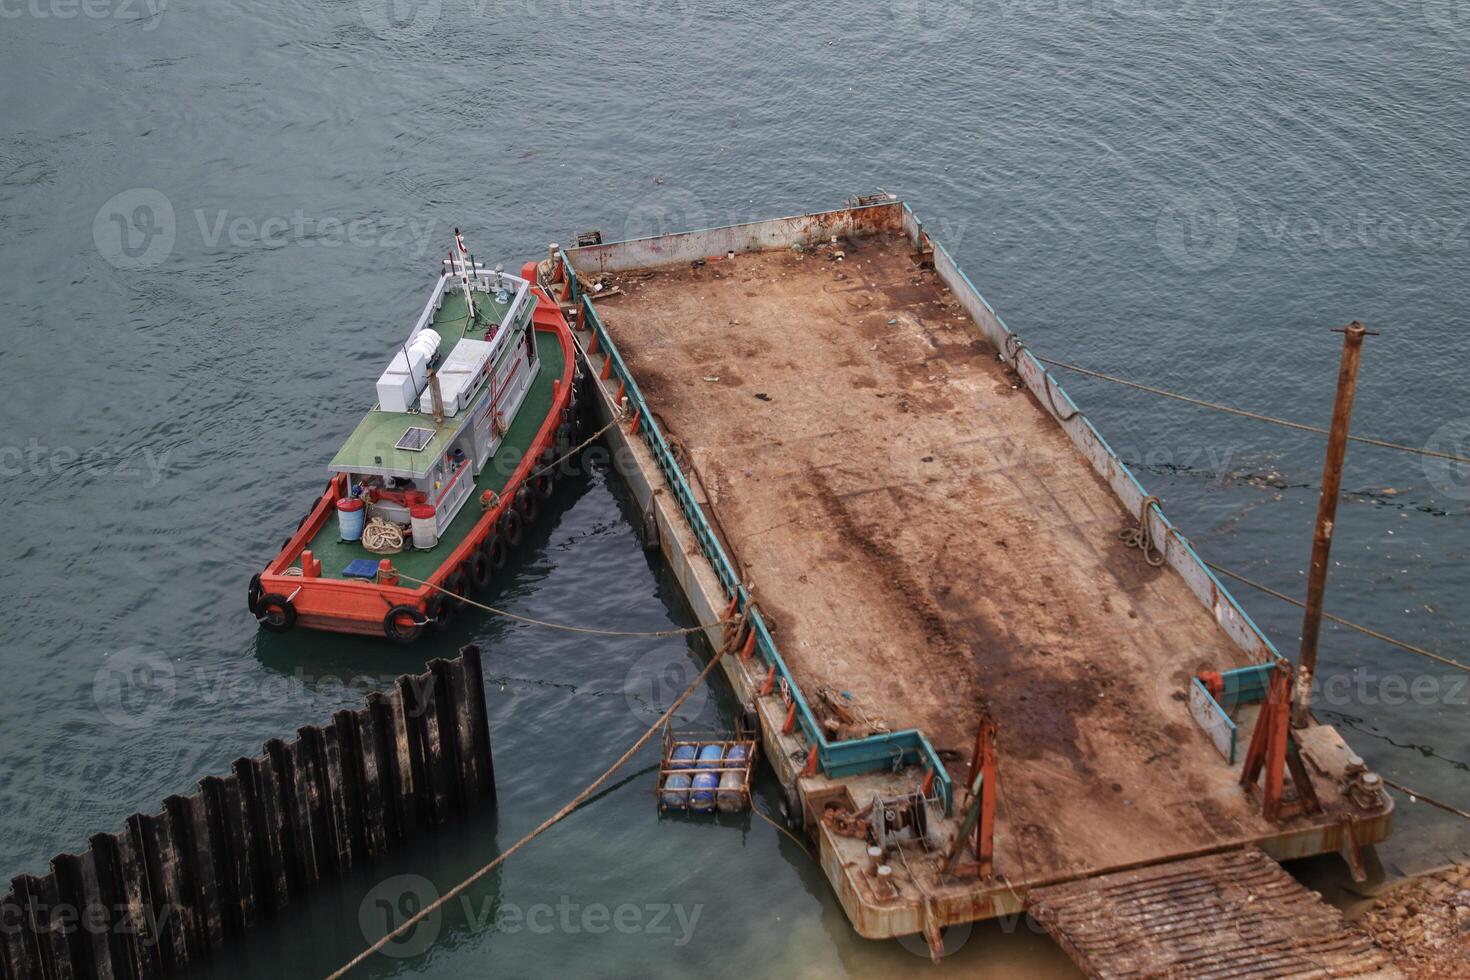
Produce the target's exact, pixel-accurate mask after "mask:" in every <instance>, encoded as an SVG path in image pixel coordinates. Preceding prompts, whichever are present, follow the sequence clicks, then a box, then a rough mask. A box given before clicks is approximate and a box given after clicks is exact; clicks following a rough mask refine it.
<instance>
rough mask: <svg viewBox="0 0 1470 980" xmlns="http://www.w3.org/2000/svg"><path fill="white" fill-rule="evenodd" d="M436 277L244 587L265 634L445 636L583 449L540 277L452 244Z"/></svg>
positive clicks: (555, 321)
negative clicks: (301, 502)
mask: <svg viewBox="0 0 1470 980" xmlns="http://www.w3.org/2000/svg"><path fill="white" fill-rule="evenodd" d="M440 266H441V267H440V270H439V273H438V281H437V283H436V285H435V286H434V291H433V294H432V295H431V296H430V297H429V302H428V304H427V305H426V306H425V307H424V310H423V312H422V313H421V314H420V315H419V318H418V321H417V322H416V323H415V324H414V326H413V330H412V331H410V332H409V334H408V338H407V339H406V340H405V341H404V342H403V344H401V345H400V346H399V348H398V350H396V351H394V352H393V353H392V354H391V355H389V358H390V359H389V363H388V365H387V367H386V368H385V369H384V370H383V373H382V375H381V376H380V377H379V378H378V383H377V399H378V400H377V404H376V405H375V406H374V408H373V409H372V411H370V412H368V413H367V415H366V417H364V418H363V420H362V422H361V423H360V424H359V425H358V426H357V428H356V430H354V431H353V433H352V435H351V436H349V437H348V439H347V442H346V443H345V444H344V445H343V446H342V448H341V449H340V450H338V451H337V454H336V456H334V457H333V459H332V461H331V462H330V463H329V464H328V467H327V469H328V471H329V472H330V473H331V474H332V476H331V480H330V481H329V482H328V483H327V486H326V489H324V490H323V491H322V494H321V496H320V497H318V498H316V499H314V500H313V501H312V503H311V509H310V510H309V511H308V512H307V514H306V516H304V517H303V518H302V519H301V522H300V523H299V524H298V525H297V528H296V531H295V533H294V534H292V535H291V536H290V537H289V538H288V539H287V540H286V542H285V544H284V545H282V547H281V551H280V553H279V554H278V555H276V557H275V559H274V560H272V561H271V562H270V564H269V565H267V566H266V568H265V570H264V571H263V572H261V573H260V574H258V575H256V576H254V577H253V578H252V579H251V580H250V589H249V606H250V611H251V612H252V613H253V614H254V615H255V618H256V619H257V620H258V621H259V623H260V626H261V628H263V629H265V630H268V631H270V632H273V633H284V632H286V631H287V630H290V629H292V628H293V627H296V626H302V627H307V628H310V629H319V630H331V631H335V632H341V633H359V634H367V635H373V636H386V637H387V638H388V639H390V640H393V641H395V642H398V643H412V642H413V641H415V640H417V639H418V638H419V637H420V636H421V635H422V634H423V632H424V630H425V629H426V628H433V629H437V630H443V629H446V628H448V626H449V624H450V622H451V621H452V620H453V618H454V616H455V613H456V612H457V611H458V610H457V607H458V606H459V605H460V602H459V600H458V599H457V598H455V597H456V596H461V597H462V596H467V595H469V594H470V593H471V592H472V591H476V590H482V589H484V588H486V587H487V586H488V585H489V584H490V582H491V581H492V580H493V578H494V576H495V574H496V573H497V572H498V571H499V570H500V569H501V568H502V567H503V566H504V564H505V560H506V555H507V553H508V552H509V551H510V550H511V549H513V548H515V547H516V545H517V544H518V543H519V542H520V540H521V536H522V534H523V533H524V531H525V528H526V525H528V524H530V523H531V522H533V521H534V520H535V519H536V517H537V516H538V514H539V512H540V510H541V509H542V505H543V504H544V503H545V502H546V500H547V499H548V498H549V497H550V496H551V492H552V486H553V482H554V480H555V476H556V474H555V471H554V470H555V468H554V467H552V466H551V464H552V463H553V462H555V461H556V460H557V459H558V454H560V453H565V452H567V451H569V448H570V447H571V446H572V445H573V444H574V443H575V442H576V440H577V439H578V437H579V436H580V434H581V419H580V416H579V414H578V412H577V408H578V406H577V404H576V402H577V397H576V396H577V392H576V391H575V390H574V388H575V387H576V385H575V381H576V359H575V357H574V356H573V345H572V335H571V331H570V329H569V328H568V326H567V321H566V318H565V317H564V316H563V314H562V311H561V308H560V306H558V304H557V303H556V302H555V301H554V300H553V299H552V297H551V296H550V295H548V293H547V290H546V289H544V288H542V287H541V286H540V285H538V284H537V272H538V269H537V263H535V262H528V263H526V264H525V266H524V267H522V269H521V274H520V275H519V276H516V275H511V274H509V273H507V272H504V271H503V270H502V268H501V267H499V266H497V267H496V268H495V269H493V270H491V269H487V268H485V267H484V266H483V265H482V264H480V263H477V262H476V261H475V260H474V257H473V256H472V255H471V254H470V253H469V250H468V249H467V248H466V247H465V242H464V238H463V236H462V235H461V234H460V232H459V229H457V228H456V229H455V232H454V245H453V246H452V247H451V248H450V250H449V254H448V257H447V258H446V259H441V260H440ZM446 593H451V594H446Z"/></svg>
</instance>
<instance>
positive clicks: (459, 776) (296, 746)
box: [0, 646, 495, 980]
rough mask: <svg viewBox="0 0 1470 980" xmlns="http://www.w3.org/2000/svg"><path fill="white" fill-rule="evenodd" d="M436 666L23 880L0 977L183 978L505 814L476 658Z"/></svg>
mask: <svg viewBox="0 0 1470 980" xmlns="http://www.w3.org/2000/svg"><path fill="white" fill-rule="evenodd" d="M428 667H429V669H428V671H427V672H426V673H424V674H420V675H416V676H411V675H405V676H403V677H400V678H398V680H397V682H396V683H395V685H394V688H393V690H392V691H390V692H388V693H386V694H384V693H374V694H371V695H369V696H368V698H367V705H366V706H365V707H363V708H361V709H359V710H357V711H339V712H338V713H337V714H336V715H334V716H333V718H332V721H331V723H330V724H327V725H323V726H320V727H318V726H314V725H312V726H307V727H305V728H302V729H300V730H299V731H298V732H297V737H296V739H295V740H293V741H291V742H284V741H282V740H280V739H272V740H271V741H269V742H267V743H266V744H265V747H264V751H263V752H262V754H261V755H259V756H256V757H253V758H241V759H238V760H236V761H235V763H234V764H233V765H232V766H231V771H230V774H229V775H228V776H207V777H205V778H204V779H201V780H200V781H199V792H197V793H195V794H193V795H191V796H170V797H169V798H168V799H166V800H164V802H163V810H162V812H160V813H153V814H148V813H135V814H133V815H132V816H131V817H129V818H128V819H127V820H126V822H125V826H124V828H123V830H122V831H121V832H120V833H116V834H96V835H94V836H93V837H92V838H91V839H90V841H89V842H88V843H89V846H88V848H87V850H85V851H83V852H82V853H80V854H61V855H58V856H57V857H56V858H54V859H53V860H52V862H51V872H50V873H49V874H45V875H21V876H20V877H18V878H16V879H15V880H14V881H13V882H12V891H11V892H10V893H9V894H7V895H5V896H4V897H3V898H0V978H15V980H53V978H54V980H61V978H73V977H75V978H91V977H100V978H112V977H118V978H121V977H140V978H150V977H166V976H174V975H177V974H179V973H182V972H183V971H185V970H186V969H187V968H189V967H190V966H191V965H194V964H196V963H198V962H200V961H202V960H204V959H205V958H207V957H209V956H210V955H211V954H213V953H214V952H215V951H216V950H218V949H220V948H222V947H223V946H224V945H225V944H226V943H228V942H229V941H231V940H232V939H235V938H237V937H239V936H240V935H242V934H243V933H244V932H245V930H247V929H249V928H250V927H251V926H253V925H255V924H256V923H258V922H260V921H261V920H262V919H265V918H267V917H269V916H271V915H273V914H275V913H277V912H279V911H280V910H281V909H283V908H285V907H286V906H287V905H289V904H290V903H291V902H292V901H295V900H298V899H300V898H301V897H302V896H303V895H305V894H306V893H307V891H309V890H310V889H311V887H312V886H313V885H314V884H315V883H316V882H318V881H320V880H322V879H325V878H332V877H336V876H339V875H341V874H343V873H344V872H346V871H347V870H348V869H350V868H352V867H354V866H355V865H357V864H360V863H362V862H365V861H371V860H373V859H374V858H377V857H379V856H380V855H382V854H384V853H386V852H387V851H390V850H392V849H394V848H395V847H396V846H397V845H399V844H400V843H401V842H403V841H404V840H406V839H408V838H409V837H411V836H412V835H414V834H415V833H419V832H422V831H426V830H432V829H433V828H435V827H437V826H439V825H441V824H443V823H445V822H446V821H448V820H450V819H452V818H454V817H456V816H457V815H459V814H460V813H462V812H465V811H468V810H470V809H473V808H478V807H482V806H485V805H487V804H490V803H492V802H493V800H494V798H495V778H494V769H493V762H492V759H491V751H490V725H489V720H488V718H487V717H486V711H485V695H484V678H483V673H482V670H481V665H480V651H479V648H478V647H474V646H469V647H465V648H464V649H463V650H462V651H461V654H460V656H459V657H457V658H456V659H454V660H432V661H430V662H429V664H428Z"/></svg>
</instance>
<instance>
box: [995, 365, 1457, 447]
mask: <svg viewBox="0 0 1470 980" xmlns="http://www.w3.org/2000/svg"><path fill="white" fill-rule="evenodd" d="M1025 346H1026V345H1025V344H1024V343H1023V342H1020V341H1017V351H1016V353H1017V354H1019V353H1020V350H1019V348H1022V347H1025ZM1031 356H1032V357H1034V358H1036V359H1037V360H1038V361H1042V362H1043V363H1046V364H1050V365H1051V366H1052V367H1059V368H1062V369H1063V370H1066V371H1075V372H1077V373H1078V374H1085V375H1087V376H1088V377H1089V378H1100V379H1102V380H1103V381H1111V382H1113V383H1114V384H1119V385H1122V386H1123V387H1125V388H1133V389H1135V390H1137V391H1146V392H1148V393H1149V394H1151V395H1159V396H1160V397H1162V398H1172V399H1174V400H1175V401H1181V402H1184V403H1185V404H1188V405H1194V406H1196V407H1198V408H1208V409H1210V410H1211V411H1215V412H1224V413H1226V414H1227V415H1238V416H1240V417H1241V418H1246V419H1254V420H1255V421H1257V422H1269V423H1271V424H1272V425H1281V426H1285V427H1286V428H1288V429H1297V430H1299V431H1301V432H1315V433H1317V434H1318V435H1322V436H1325V435H1330V433H1329V432H1328V430H1327V429H1324V428H1322V427H1321V426H1320V425H1308V424H1307V423H1305V422H1293V421H1291V420H1290V419H1280V418H1276V417H1275V416H1272V415H1262V414H1261V413H1260V412H1250V411H1246V410H1245V409H1243V408H1233V407H1231V406H1229V405H1221V404H1219V403H1217V402H1208V401H1205V400H1204V399H1202V398H1191V397H1190V396H1188V395H1181V394H1179V393H1178V392H1174V391H1166V390H1164V389H1163V388H1155V387H1154V386H1153V385H1146V384H1139V383H1138V382H1137V381H1129V380H1128V379H1126V378H1120V377H1117V376H1116V375H1112V374H1104V373H1103V372H1102V371H1094V370H1092V369H1091V368H1085V367H1080V366H1078V365H1076V364H1068V363H1067V362H1066V361H1058V360H1054V359H1053V358H1050V357H1042V356H1041V355H1040V354H1038V353H1036V352H1035V351H1032V352H1031ZM1348 440H1349V441H1351V442H1360V443H1362V444H1363V445H1365V446H1377V447H1378V448H1379V449H1395V450H1398V451H1399V452H1401V453H1414V454H1415V455H1418V456H1432V457H1434V458H1435V459H1448V460H1451V461H1452V462H1456V463H1470V456H1461V455H1459V454H1458V453H1446V452H1440V451H1439V450H1437V449H1429V448H1426V447H1423V446H1405V445H1404V444H1402V443H1398V442H1389V441H1388V440H1386V439H1374V438H1372V437H1370V436H1355V435H1349V436H1348Z"/></svg>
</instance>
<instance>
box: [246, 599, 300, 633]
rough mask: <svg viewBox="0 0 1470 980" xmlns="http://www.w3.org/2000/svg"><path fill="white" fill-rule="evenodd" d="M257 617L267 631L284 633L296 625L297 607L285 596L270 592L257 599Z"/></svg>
mask: <svg viewBox="0 0 1470 980" xmlns="http://www.w3.org/2000/svg"><path fill="white" fill-rule="evenodd" d="M255 618H256V621H258V622H259V623H260V625H261V628H262V629H264V630H266V631H267V632H270V633H284V632H286V631H287V630H289V629H290V628H291V627H293V626H295V625H296V607H295V606H293V605H291V600H290V599H287V598H286V597H285V596H283V595H278V594H277V593H275V592H270V593H267V594H266V595H263V596H261V597H260V598H259V599H258V600H257V601H256V603H255Z"/></svg>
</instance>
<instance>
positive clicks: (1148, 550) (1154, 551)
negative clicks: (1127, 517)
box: [1118, 494, 1169, 568]
mask: <svg viewBox="0 0 1470 980" xmlns="http://www.w3.org/2000/svg"><path fill="white" fill-rule="evenodd" d="M1159 503H1160V501H1159V498H1158V497H1156V496H1154V495H1153V494H1149V495H1148V496H1146V497H1144V498H1143V501H1142V502H1141V503H1140V504H1139V505H1138V526H1137V527H1125V528H1124V529H1123V530H1121V531H1119V532H1118V540H1119V541H1121V542H1123V543H1124V544H1125V545H1127V546H1128V547H1130V548H1137V549H1138V550H1139V551H1142V552H1143V560H1144V561H1146V562H1148V563H1149V565H1150V566H1151V567H1153V568H1158V567H1160V566H1162V565H1163V564H1164V562H1165V561H1167V560H1168V557H1169V554H1168V549H1169V539H1168V537H1167V536H1166V537H1165V538H1164V547H1163V549H1162V550H1160V549H1159V548H1158V547H1157V546H1156V545H1155V543H1154V532H1153V528H1152V527H1150V526H1149V522H1148V510H1149V508H1150V507H1157V506H1158V505H1159Z"/></svg>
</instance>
